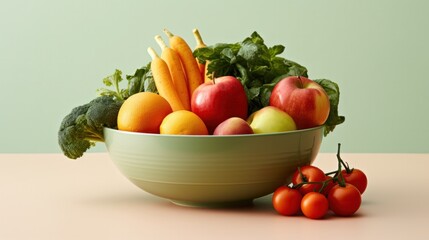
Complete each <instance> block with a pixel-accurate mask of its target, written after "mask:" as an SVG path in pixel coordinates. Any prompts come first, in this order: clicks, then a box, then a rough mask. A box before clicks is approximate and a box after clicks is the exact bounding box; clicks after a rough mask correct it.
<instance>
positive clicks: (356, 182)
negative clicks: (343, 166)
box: [341, 168, 368, 194]
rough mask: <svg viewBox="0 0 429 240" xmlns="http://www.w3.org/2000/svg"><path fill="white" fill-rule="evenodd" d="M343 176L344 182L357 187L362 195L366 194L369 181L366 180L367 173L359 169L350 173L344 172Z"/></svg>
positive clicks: (342, 172)
mask: <svg viewBox="0 0 429 240" xmlns="http://www.w3.org/2000/svg"><path fill="white" fill-rule="evenodd" d="M341 174H342V175H343V177H344V180H345V181H346V182H347V183H350V184H352V185H353V186H355V187H356V188H357V189H358V190H359V192H360V193H361V194H363V192H365V189H366V186H367V184H368V179H367V178H366V175H365V173H363V172H362V171H361V170H359V169H355V168H354V169H352V171H351V172H350V173H347V171H346V170H342V171H341Z"/></svg>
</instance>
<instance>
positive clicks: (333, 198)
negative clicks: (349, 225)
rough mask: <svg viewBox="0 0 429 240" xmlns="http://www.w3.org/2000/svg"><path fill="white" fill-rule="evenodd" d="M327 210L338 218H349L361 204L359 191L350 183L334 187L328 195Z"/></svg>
mask: <svg viewBox="0 0 429 240" xmlns="http://www.w3.org/2000/svg"><path fill="white" fill-rule="evenodd" d="M328 201H329V208H330V209H331V210H332V211H333V212H334V213H335V214H337V215H338V216H351V215H353V214H354V213H355V212H356V211H357V210H358V209H359V207H360V204H361V202H362V198H361V194H360V192H359V190H358V189H357V188H356V187H355V186H353V185H352V184H350V183H346V184H345V187H341V186H340V185H338V184H337V185H335V186H334V187H333V188H332V189H331V191H329V194H328Z"/></svg>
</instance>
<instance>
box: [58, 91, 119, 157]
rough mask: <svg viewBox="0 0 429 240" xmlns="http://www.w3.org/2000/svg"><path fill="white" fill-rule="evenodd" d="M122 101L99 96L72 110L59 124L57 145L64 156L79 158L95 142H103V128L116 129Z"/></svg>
mask: <svg viewBox="0 0 429 240" xmlns="http://www.w3.org/2000/svg"><path fill="white" fill-rule="evenodd" d="M121 105H122V101H118V100H115V99H114V98H113V97H112V96H101V97H98V98H96V99H94V100H92V101H91V102H89V103H87V104H84V105H82V106H79V107H76V108H74V109H73V110H72V111H71V112H70V113H69V114H68V115H67V116H65V118H64V119H63V121H62V122H61V125H60V129H59V131H58V144H59V145H60V148H61V150H62V151H63V153H64V155H66V156H67V157H68V158H71V159H76V158H79V157H81V156H82V155H83V154H84V153H85V152H86V151H87V150H88V149H89V148H91V147H92V146H94V145H95V142H102V141H104V137H103V128H104V127H109V128H116V126H117V123H116V121H117V116H118V112H119V108H120V107H121Z"/></svg>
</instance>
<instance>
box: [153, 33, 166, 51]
mask: <svg viewBox="0 0 429 240" xmlns="http://www.w3.org/2000/svg"><path fill="white" fill-rule="evenodd" d="M155 41H156V42H157V43H158V45H159V46H160V47H161V49H162V50H164V49H166V48H168V46H167V44H166V43H165V42H164V40H163V39H162V37H161V36H160V35H156V36H155Z"/></svg>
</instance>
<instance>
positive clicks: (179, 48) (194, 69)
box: [164, 29, 203, 98]
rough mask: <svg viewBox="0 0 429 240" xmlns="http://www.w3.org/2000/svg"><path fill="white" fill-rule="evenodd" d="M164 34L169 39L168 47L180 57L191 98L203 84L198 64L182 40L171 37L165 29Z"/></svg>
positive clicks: (175, 36)
mask: <svg viewBox="0 0 429 240" xmlns="http://www.w3.org/2000/svg"><path fill="white" fill-rule="evenodd" d="M164 32H165V34H166V35H167V36H168V38H169V41H170V47H171V48H172V49H173V50H175V51H176V52H177V53H178V54H179V56H180V61H181V62H182V64H183V68H184V70H185V74H186V77H187V78H188V91H189V96H190V97H191V98H192V93H193V92H194V90H195V89H196V88H197V87H198V86H200V85H201V84H202V83H203V79H202V78H201V73H200V69H199V68H198V63H197V61H196V60H195V58H194V55H193V53H192V50H191V48H190V47H189V45H188V44H187V43H186V41H185V40H184V39H183V38H181V37H179V36H177V35H173V34H172V33H171V32H170V31H168V30H167V29H164Z"/></svg>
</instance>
